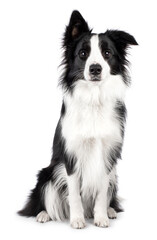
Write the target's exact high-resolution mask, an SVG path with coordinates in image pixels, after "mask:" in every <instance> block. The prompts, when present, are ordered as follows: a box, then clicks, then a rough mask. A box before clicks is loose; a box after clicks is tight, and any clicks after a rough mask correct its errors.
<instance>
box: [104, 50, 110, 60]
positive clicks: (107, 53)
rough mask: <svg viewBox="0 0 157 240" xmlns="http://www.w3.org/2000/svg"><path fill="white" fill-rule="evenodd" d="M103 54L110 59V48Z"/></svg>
mask: <svg viewBox="0 0 157 240" xmlns="http://www.w3.org/2000/svg"><path fill="white" fill-rule="evenodd" d="M103 55H104V57H105V58H106V59H109V58H110V57H111V52H110V50H105V51H104V53H103Z"/></svg>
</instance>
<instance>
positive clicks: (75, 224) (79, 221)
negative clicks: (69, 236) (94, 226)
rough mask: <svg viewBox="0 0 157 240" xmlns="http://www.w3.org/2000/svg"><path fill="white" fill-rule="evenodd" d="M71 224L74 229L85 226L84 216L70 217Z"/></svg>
mask: <svg viewBox="0 0 157 240" xmlns="http://www.w3.org/2000/svg"><path fill="white" fill-rule="evenodd" d="M71 226H72V227H73V228H76V229H81V228H84V227H85V226H86V224H85V220H84V218H76V219H72V220H71Z"/></svg>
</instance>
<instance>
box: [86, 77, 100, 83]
mask: <svg viewBox="0 0 157 240" xmlns="http://www.w3.org/2000/svg"><path fill="white" fill-rule="evenodd" d="M89 80H90V81H91V82H101V78H100V77H93V78H90V79H89Z"/></svg>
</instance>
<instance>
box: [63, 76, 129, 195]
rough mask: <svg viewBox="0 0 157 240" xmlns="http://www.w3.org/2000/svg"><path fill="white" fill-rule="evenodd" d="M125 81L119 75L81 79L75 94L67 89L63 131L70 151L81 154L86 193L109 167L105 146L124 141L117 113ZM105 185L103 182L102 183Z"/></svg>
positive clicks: (78, 167)
mask: <svg viewBox="0 0 157 240" xmlns="http://www.w3.org/2000/svg"><path fill="white" fill-rule="evenodd" d="M125 88H126V86H125V84H124V83H123V81H122V79H121V78H120V77H119V76H118V77H117V76H116V77H115V76H112V77H109V78H108V81H106V82H101V83H91V82H87V81H83V80H80V81H78V82H77V84H76V86H75V88H74V91H73V93H72V94H69V93H66V94H65V96H64V102H65V106H66V113H65V116H64V117H63V119H62V135H63V137H64V138H65V143H66V151H67V152H68V154H71V155H72V156H76V158H77V166H76V167H77V170H78V171H80V172H81V175H83V180H82V189H86V193H87V192H88V191H87V189H88V188H89V191H92V192H93V193H94V189H98V186H96V185H97V184H98V183H100V182H101V178H102V176H103V174H104V171H105V166H104V154H105V149H107V148H108V147H112V145H113V144H114V143H115V142H121V132H120V123H119V122H118V121H117V119H116V116H115V114H116V113H115V104H116V101H117V100H121V101H123V99H124V92H125ZM99 187H101V186H99Z"/></svg>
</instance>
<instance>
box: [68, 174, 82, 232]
mask: <svg viewBox="0 0 157 240" xmlns="http://www.w3.org/2000/svg"><path fill="white" fill-rule="evenodd" d="M68 191H69V206H70V224H71V226H72V227H73V228H84V227H85V219H84V210H83V206H82V201H81V196H80V183H79V180H78V178H77V176H76V174H75V173H74V174H72V175H70V176H68Z"/></svg>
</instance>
